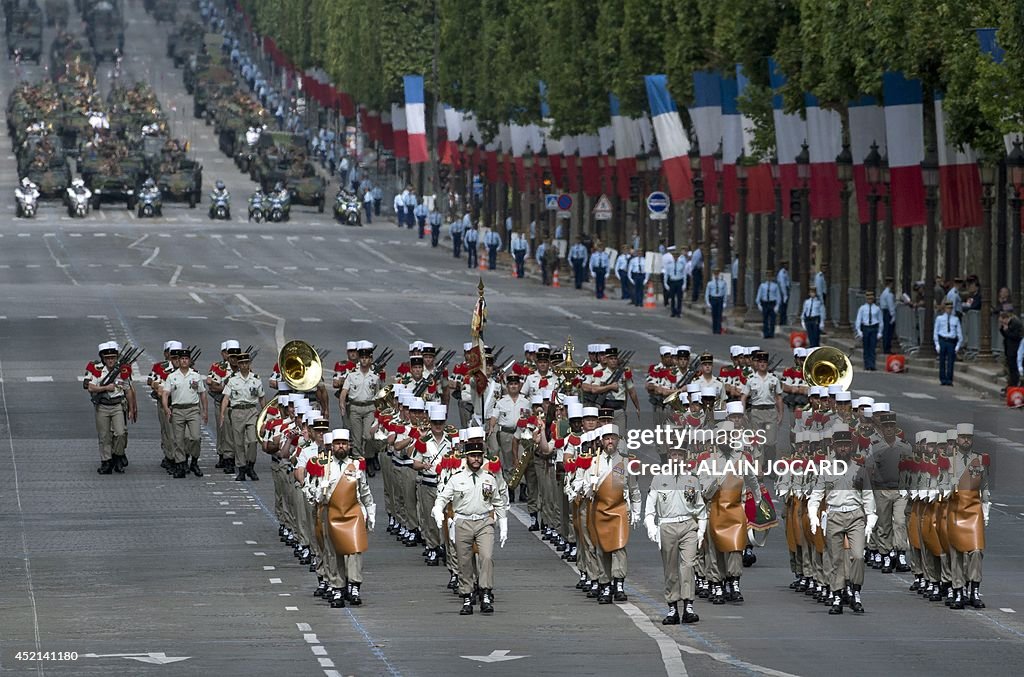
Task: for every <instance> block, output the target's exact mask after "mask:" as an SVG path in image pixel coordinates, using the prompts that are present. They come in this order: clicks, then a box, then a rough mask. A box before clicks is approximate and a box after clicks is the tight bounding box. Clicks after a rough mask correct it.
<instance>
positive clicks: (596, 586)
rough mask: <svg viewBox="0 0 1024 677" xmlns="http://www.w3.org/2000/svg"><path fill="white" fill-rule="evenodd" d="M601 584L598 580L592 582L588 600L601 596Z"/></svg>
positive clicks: (588, 591)
mask: <svg viewBox="0 0 1024 677" xmlns="http://www.w3.org/2000/svg"><path fill="white" fill-rule="evenodd" d="M600 586H601V584H600V583H598V582H597V581H596V580H593V581H590V586H589V587H588V588H587V598H588V599H594V598H596V597H597V596H598V595H600V594H601V587H600Z"/></svg>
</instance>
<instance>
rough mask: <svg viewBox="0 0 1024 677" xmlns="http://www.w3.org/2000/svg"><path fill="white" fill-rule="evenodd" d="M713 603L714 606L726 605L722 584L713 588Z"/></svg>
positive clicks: (716, 584) (717, 584)
mask: <svg viewBox="0 0 1024 677" xmlns="http://www.w3.org/2000/svg"><path fill="white" fill-rule="evenodd" d="M711 603H712V604H716V605H717V604H725V593H724V591H723V590H722V584H721V583H715V584H714V585H713V586H712V588H711Z"/></svg>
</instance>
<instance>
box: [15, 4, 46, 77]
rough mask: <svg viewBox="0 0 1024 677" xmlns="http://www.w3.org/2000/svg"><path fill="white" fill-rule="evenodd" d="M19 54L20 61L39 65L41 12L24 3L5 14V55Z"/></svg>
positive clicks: (41, 56)
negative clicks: (28, 61) (25, 60)
mask: <svg viewBox="0 0 1024 677" xmlns="http://www.w3.org/2000/svg"><path fill="white" fill-rule="evenodd" d="M18 52H20V53H21V58H22V59H27V60H31V61H35V62H36V63H40V62H41V60H42V58H43V12H42V10H40V8H39V5H37V4H35V3H34V2H33V3H26V4H22V5H19V6H17V7H13V8H11V10H10V11H9V12H8V14H7V54H8V56H12V57H13V56H14V54H15V53H18Z"/></svg>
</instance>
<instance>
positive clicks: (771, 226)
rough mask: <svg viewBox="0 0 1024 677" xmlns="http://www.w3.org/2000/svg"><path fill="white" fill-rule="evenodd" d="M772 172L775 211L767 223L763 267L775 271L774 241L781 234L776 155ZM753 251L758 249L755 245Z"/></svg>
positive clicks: (779, 188) (778, 177)
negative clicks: (766, 240) (765, 251)
mask: <svg viewBox="0 0 1024 677" xmlns="http://www.w3.org/2000/svg"><path fill="white" fill-rule="evenodd" d="M769 166H770V167H771V171H772V191H773V192H774V194H775V210H774V211H773V213H772V215H771V219H769V221H768V251H767V254H766V261H767V263H766V264H765V265H767V266H768V269H769V270H775V241H776V239H777V238H778V237H779V236H780V235H781V234H782V181H781V178H780V173H779V157H778V156H777V155H773V156H772V162H771V165H769ZM754 248H755V249H758V247H757V246H756V245H755V247H754ZM759 278H760V276H758V279H755V280H754V281H755V282H759V281H760V279H759Z"/></svg>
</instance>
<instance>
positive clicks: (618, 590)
mask: <svg viewBox="0 0 1024 677" xmlns="http://www.w3.org/2000/svg"><path fill="white" fill-rule="evenodd" d="M612 585H613V587H614V590H615V601H616V602H628V601H629V597H627V596H626V582H625V581H624V580H623V579H621V578H616V579H615V580H614V581H612Z"/></svg>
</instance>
